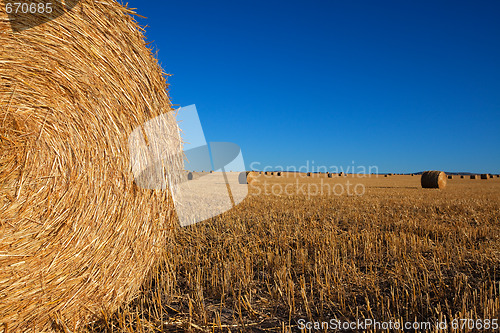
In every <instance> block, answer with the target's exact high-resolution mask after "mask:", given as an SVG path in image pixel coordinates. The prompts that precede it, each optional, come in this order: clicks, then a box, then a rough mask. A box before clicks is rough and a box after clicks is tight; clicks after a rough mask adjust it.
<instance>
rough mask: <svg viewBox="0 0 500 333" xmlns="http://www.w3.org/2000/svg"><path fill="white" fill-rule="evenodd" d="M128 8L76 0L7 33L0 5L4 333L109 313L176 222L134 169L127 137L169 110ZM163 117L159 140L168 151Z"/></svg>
mask: <svg viewBox="0 0 500 333" xmlns="http://www.w3.org/2000/svg"><path fill="white" fill-rule="evenodd" d="M129 13H131V12H130V11H129V10H128V9H126V8H124V7H122V6H121V5H119V4H118V3H117V2H115V1H112V0H102V1H91V0H82V1H81V2H80V3H78V4H77V5H76V6H75V7H74V8H73V9H72V10H71V11H69V12H68V13H67V14H65V15H62V16H60V17H58V18H57V19H55V20H52V21H49V22H47V23H45V24H42V25H39V26H36V27H34V28H31V29H28V30H24V31H21V32H17V33H15V32H13V31H12V30H11V26H10V24H9V21H8V16H7V14H6V13H5V6H4V5H3V4H2V5H1V6H0V45H1V46H0V48H1V52H0V228H1V232H0V327H2V324H3V325H5V327H8V329H9V332H23V331H28V330H35V331H47V330H49V329H50V326H51V325H52V324H53V323H54V322H55V321H57V323H58V325H61V326H67V327H68V328H70V329H71V330H72V331H74V330H75V329H78V327H81V326H83V325H85V324H86V323H88V322H89V321H90V320H92V319H93V318H95V316H99V315H100V314H101V313H103V311H104V312H107V311H114V310H115V309H116V308H117V307H118V306H120V305H121V304H123V303H124V302H127V301H129V300H130V299H132V298H133V297H135V296H136V295H137V293H138V291H139V288H140V286H141V284H143V283H144V281H145V278H146V277H147V274H148V272H149V271H150V270H151V269H152V268H153V267H154V265H155V264H156V263H157V262H158V260H159V257H160V254H161V252H162V251H163V247H164V246H163V245H164V244H165V242H166V240H167V237H169V235H170V232H169V230H172V228H173V227H174V220H173V218H174V214H173V203H172V199H171V197H170V196H169V195H168V192H166V191H162V190H146V189H141V188H139V187H138V186H137V185H136V184H135V182H134V177H133V175H132V172H131V163H130V162H131V157H130V152H129V148H128V138H129V135H130V134H131V133H132V131H133V130H134V129H135V128H138V127H139V126H141V125H143V124H144V123H145V122H147V121H148V120H150V119H152V118H154V117H157V116H159V115H160V114H164V113H167V112H169V111H172V107H171V103H170V100H169V96H168V93H167V83H166V81H165V78H164V76H163V72H162V70H161V68H160V67H159V65H158V62H157V60H156V59H155V58H154V56H153V55H152V53H151V51H150V50H149V49H148V48H147V47H146V44H145V41H144V36H143V34H142V33H141V32H140V29H139V27H138V25H137V23H136V22H135V20H134V19H133V18H132V17H131V16H130V15H129ZM168 119H170V120H169V123H168V127H169V129H170V130H171V133H169V135H168V137H167V138H166V139H167V140H170V141H169V143H166V144H165V145H164V147H165V148H170V147H172V151H176V150H177V149H178V146H179V145H180V141H176V140H179V139H180V137H179V132H178V127H177V124H176V122H175V118H174V117H173V116H168ZM174 146H175V147H174ZM175 156H179V155H174V157H172V161H171V162H172V163H174V164H175V163H180V164H179V165H181V164H182V159H180V158H177V157H175ZM65 331H66V330H65Z"/></svg>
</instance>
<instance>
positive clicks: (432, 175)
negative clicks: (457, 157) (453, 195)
mask: <svg viewBox="0 0 500 333" xmlns="http://www.w3.org/2000/svg"><path fill="white" fill-rule="evenodd" d="M420 183H421V185H422V188H439V189H444V188H445V187H446V173H444V172H442V171H424V172H423V173H422V177H421V178H420Z"/></svg>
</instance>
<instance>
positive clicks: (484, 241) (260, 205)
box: [88, 175, 500, 332]
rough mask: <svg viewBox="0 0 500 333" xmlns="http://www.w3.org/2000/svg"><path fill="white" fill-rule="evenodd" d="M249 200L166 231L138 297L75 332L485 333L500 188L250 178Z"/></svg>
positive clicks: (493, 311)
mask: <svg viewBox="0 0 500 333" xmlns="http://www.w3.org/2000/svg"><path fill="white" fill-rule="evenodd" d="M336 184H337V185H336ZM349 184H350V185H349ZM287 185H288V187H286V186H287ZM349 187H350V189H351V192H349V191H348V188H349ZM249 188H250V193H249V196H248V197H247V198H246V199H245V200H244V201H243V202H242V203H241V204H240V205H239V206H237V207H236V208H234V209H233V210H230V211H228V212H226V213H224V214H222V215H220V216H218V217H215V218H212V219H210V220H207V221H204V222H201V223H198V224H195V225H191V226H189V227H185V228H175V230H173V233H172V237H171V239H169V241H168V246H167V247H166V248H165V257H164V260H163V261H162V263H161V265H160V267H159V269H157V270H155V271H154V272H153V273H152V275H151V279H150V281H148V282H146V283H145V285H144V286H143V291H142V292H143V293H142V294H141V295H140V296H139V297H138V298H137V299H136V300H134V301H133V302H131V303H130V304H127V305H126V306H124V307H123V308H122V309H120V310H118V311H117V312H115V313H112V314H111V313H110V314H106V318H105V319H100V320H98V321H97V322H95V323H94V324H92V325H90V326H89V327H88V330H89V331H127V332H128V331H133V332H161V331H183V330H186V331H193V332H197V331H206V332H209V331H210V332H211V331H216V332H218V331H223V332H229V331H231V332H235V331H245V332H281V331H293V332H295V331H300V329H301V328H304V327H305V325H306V324H307V325H315V323H314V322H316V325H321V324H322V322H328V324H331V325H333V324H335V323H337V324H338V322H337V321H335V320H339V321H341V322H348V323H350V322H353V321H358V320H362V321H364V320H365V319H372V320H374V321H377V322H378V325H389V322H391V325H397V324H395V323H396V322H398V323H399V325H405V323H409V324H411V325H416V326H413V329H409V330H405V331H406V332H408V331H418V332H425V331H429V332H447V330H443V329H441V330H440V329H439V328H438V327H436V323H441V326H442V325H447V328H448V329H450V328H452V327H453V328H456V327H458V328H459V329H458V330H457V331H460V332H466V331H474V330H476V331H493V329H494V322H496V321H494V319H496V320H497V321H498V319H499V317H500V316H499V315H500V290H499V289H500V240H499V237H500V178H493V179H488V180H480V179H476V180H470V179H469V178H468V177H466V178H464V179H461V178H459V177H457V176H455V177H454V178H453V179H449V180H448V185H447V187H446V188H445V189H444V190H437V189H422V188H421V187H420V176H418V175H415V176H404V175H394V176H389V177H384V176H373V175H372V176H366V177H360V176H357V175H348V176H347V177H339V176H338V175H335V176H334V177H333V178H328V177H326V175H313V176H311V177H306V176H305V175H296V176H291V175H287V176H277V175H273V176H265V175H257V176H254V177H253V178H252V179H251V181H250V185H249ZM341 189H343V192H341ZM465 319H471V320H469V321H465ZM415 322H416V323H415ZM427 323H430V325H431V326H425V325H427ZM443 323H445V324H443ZM323 325H324V323H323ZM373 325H374V324H373ZM373 325H372V326H370V327H364V328H363V327H362V329H360V327H357V328H356V329H354V330H353V329H352V327H351V331H367V332H370V331H381V330H374V329H373V328H374V326H373ZM418 325H420V326H418ZM456 325H458V326H456ZM487 325H489V326H488V327H489V329H486V327H487ZM467 326H468V327H469V329H470V330H468V328H467ZM480 326H481V327H480ZM313 327H314V326H313ZM379 327H380V326H379ZM393 327H395V326H393ZM415 327H418V329H415ZM429 327H430V329H429ZM324 328H325V327H324V326H323V329H321V330H318V332H319V331H323V332H324V331H325V329H324ZM329 328H330V329H331V330H330V331H336V330H335V329H334V327H333V326H330V327H329ZM441 328H443V327H441ZM347 331H349V330H347ZM396 331H397V330H396Z"/></svg>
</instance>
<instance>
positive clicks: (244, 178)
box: [238, 171, 255, 184]
mask: <svg viewBox="0 0 500 333" xmlns="http://www.w3.org/2000/svg"><path fill="white" fill-rule="evenodd" d="M254 175H255V173H254V172H251V171H243V172H240V174H239V175H238V182H239V183H240V184H250V183H251V182H252V181H253V179H254Z"/></svg>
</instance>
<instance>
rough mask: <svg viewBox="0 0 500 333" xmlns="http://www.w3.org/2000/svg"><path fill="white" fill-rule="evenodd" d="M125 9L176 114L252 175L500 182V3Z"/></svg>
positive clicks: (331, 0) (146, 4)
mask: <svg viewBox="0 0 500 333" xmlns="http://www.w3.org/2000/svg"><path fill="white" fill-rule="evenodd" d="M128 4H129V7H132V8H137V13H138V14H140V15H143V16H146V17H147V19H141V18H138V22H139V23H140V24H141V25H143V26H144V25H147V28H146V34H147V39H148V41H149V42H152V44H151V45H152V47H154V49H155V50H156V51H157V52H158V59H159V61H160V63H161V65H162V67H163V68H164V70H165V71H166V72H167V73H170V74H172V75H173V76H171V77H170V78H169V83H170V84H171V86H170V95H171V98H172V101H173V103H174V104H177V105H179V106H186V105H190V104H196V107H197V110H198V113H199V116H200V119H201V122H202V124H203V129H204V132H205V136H206V139H207V141H221V142H226V141H227V142H234V143H237V144H238V145H240V147H241V149H242V152H243V156H244V159H245V163H246V165H247V167H248V168H249V167H250V164H251V163H252V162H258V163H260V166H261V168H263V167H265V166H296V167H297V168H298V167H300V166H303V165H306V164H307V163H308V162H307V161H309V164H310V165H311V164H312V163H313V161H314V165H316V166H320V165H325V166H331V165H335V166H339V167H340V166H344V167H347V166H350V165H352V163H353V161H354V163H355V165H364V166H367V167H368V166H378V168H379V171H380V172H413V171H421V170H429V169H438V170H445V171H470V172H492V173H500V154H499V146H500V130H499V128H500V60H499V59H500V20H499V19H498V17H499V14H500V1H401V0H396V1H347V0H344V1H336V0H328V1H319V0H316V1H305V0H301V1H261V0H256V1H245V2H243V1H217V0H215V1H206V0H205V1H189V0H186V1H152V0H147V1H144V0H141V1H138V0H133V1H128ZM255 165H256V164H254V166H255Z"/></svg>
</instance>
